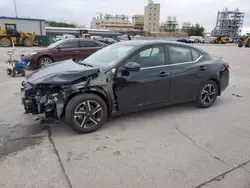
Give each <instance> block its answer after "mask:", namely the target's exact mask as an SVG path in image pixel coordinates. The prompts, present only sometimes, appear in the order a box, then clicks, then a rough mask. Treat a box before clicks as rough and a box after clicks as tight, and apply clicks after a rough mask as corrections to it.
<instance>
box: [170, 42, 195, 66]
mask: <svg viewBox="0 0 250 188" xmlns="http://www.w3.org/2000/svg"><path fill="white" fill-rule="evenodd" d="M169 57H170V64H176V63H184V62H190V61H193V60H192V55H191V50H190V49H189V48H187V47H179V46H169Z"/></svg>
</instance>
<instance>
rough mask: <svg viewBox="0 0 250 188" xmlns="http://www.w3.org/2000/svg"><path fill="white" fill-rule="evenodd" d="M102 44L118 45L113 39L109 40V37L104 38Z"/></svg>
mask: <svg viewBox="0 0 250 188" xmlns="http://www.w3.org/2000/svg"><path fill="white" fill-rule="evenodd" d="M101 42H104V43H105V44H108V45H110V44H114V43H116V41H115V40H114V39H113V38H109V37H105V38H103V39H102V40H101Z"/></svg>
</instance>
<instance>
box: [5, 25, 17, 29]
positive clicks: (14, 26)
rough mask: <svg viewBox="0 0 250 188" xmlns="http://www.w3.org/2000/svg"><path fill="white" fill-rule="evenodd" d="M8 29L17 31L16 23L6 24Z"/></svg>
mask: <svg viewBox="0 0 250 188" xmlns="http://www.w3.org/2000/svg"><path fill="white" fill-rule="evenodd" d="M5 29H6V30H15V31H16V24H5Z"/></svg>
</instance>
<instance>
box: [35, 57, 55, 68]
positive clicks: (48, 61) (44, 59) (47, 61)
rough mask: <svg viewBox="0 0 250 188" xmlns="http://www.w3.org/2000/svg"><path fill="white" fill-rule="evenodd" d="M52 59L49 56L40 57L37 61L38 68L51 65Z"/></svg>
mask: <svg viewBox="0 0 250 188" xmlns="http://www.w3.org/2000/svg"><path fill="white" fill-rule="evenodd" d="M53 62H54V61H53V59H52V58H51V57H49V56H42V57H40V59H39V60H38V67H39V68H42V67H46V66H47V65H49V64H51V63H53Z"/></svg>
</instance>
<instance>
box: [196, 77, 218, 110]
mask: <svg viewBox="0 0 250 188" xmlns="http://www.w3.org/2000/svg"><path fill="white" fill-rule="evenodd" d="M217 96H218V85H217V83H216V82H215V81H213V80H208V81H206V82H205V83H204V84H202V86H201V88H200V90H199V92H198V96H197V105H198V107H200V108H208V107H210V106H212V105H213V104H214V102H215V101H216V99H217Z"/></svg>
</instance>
